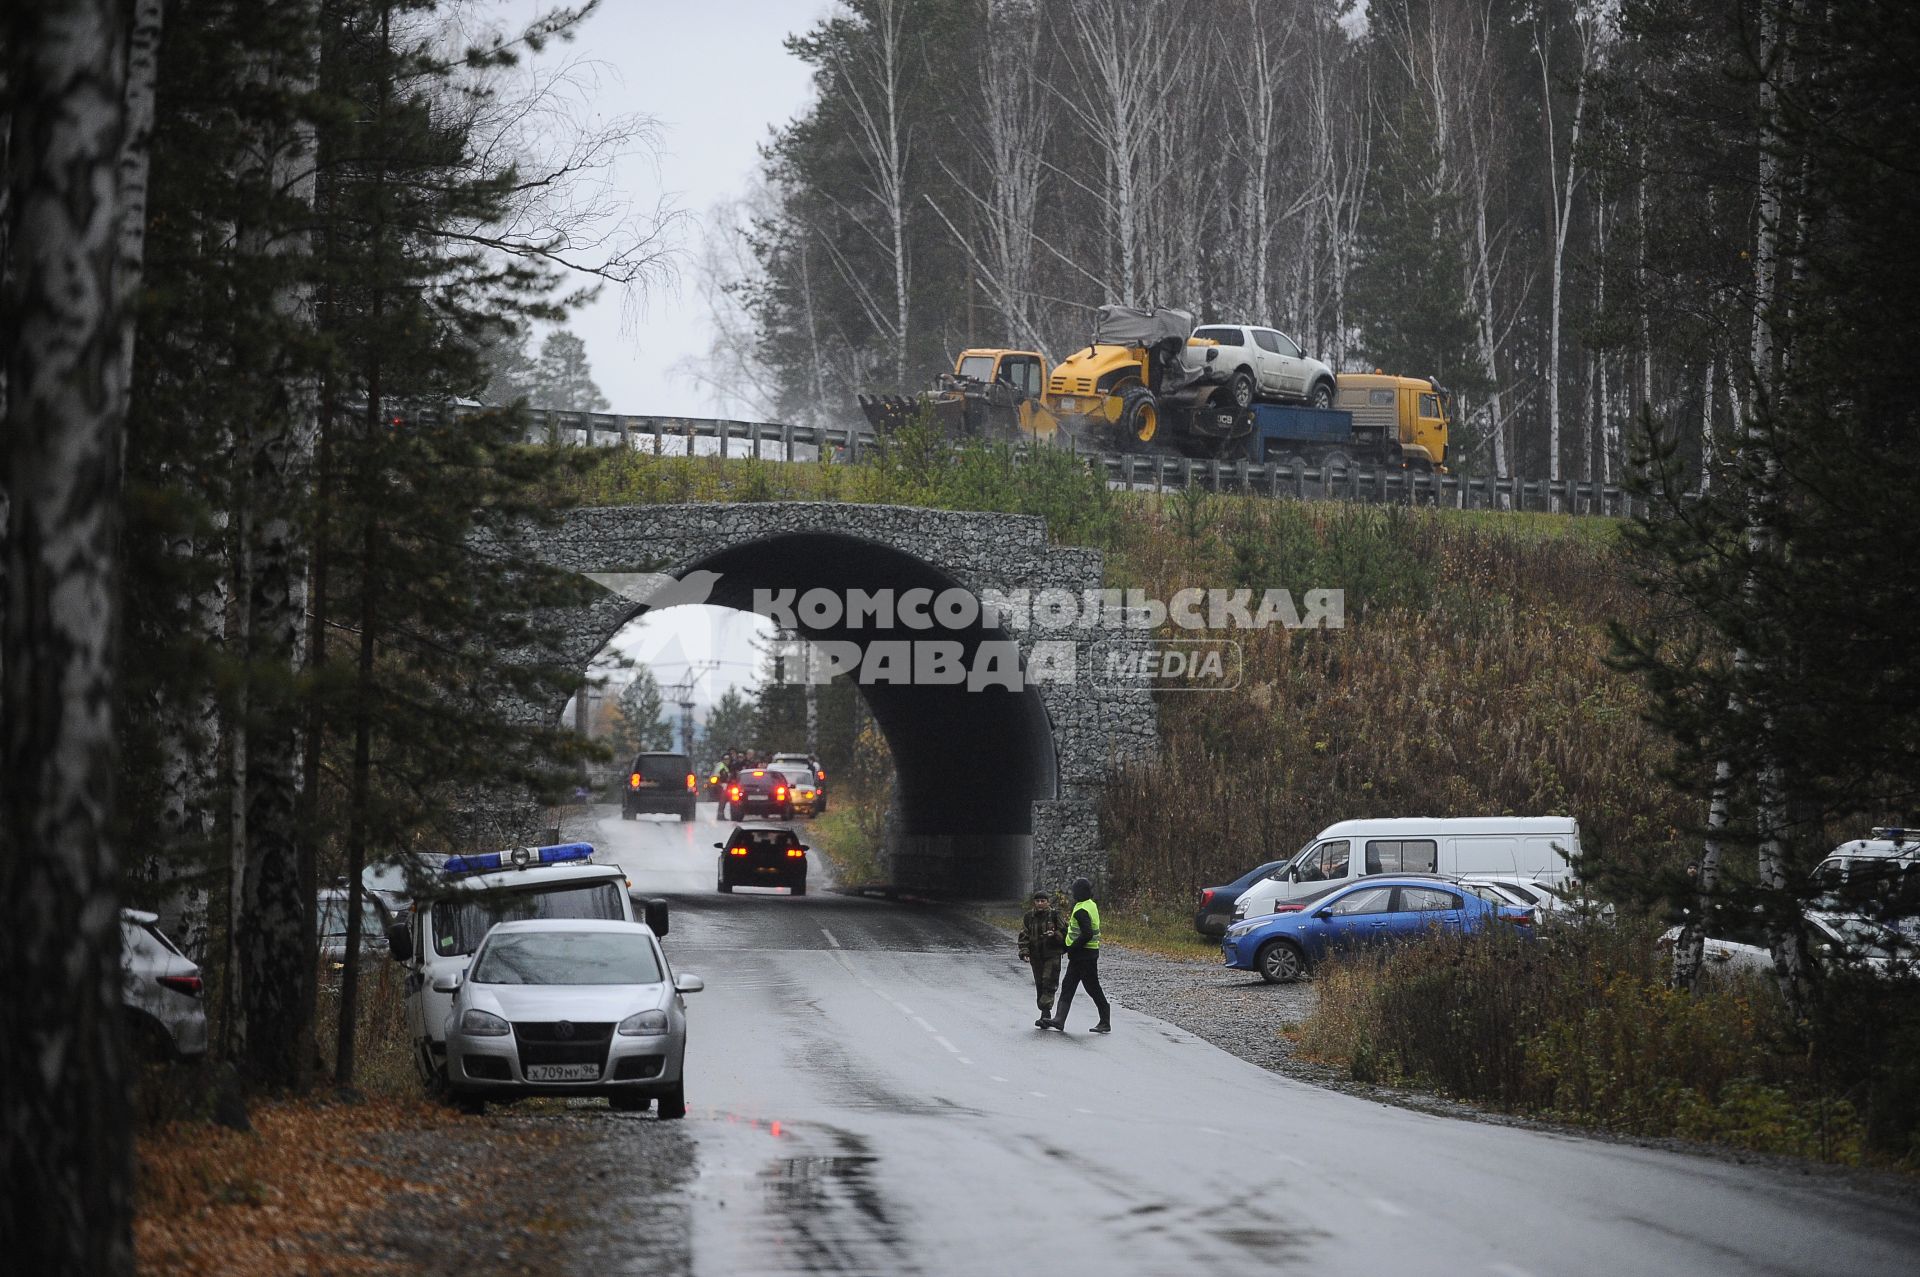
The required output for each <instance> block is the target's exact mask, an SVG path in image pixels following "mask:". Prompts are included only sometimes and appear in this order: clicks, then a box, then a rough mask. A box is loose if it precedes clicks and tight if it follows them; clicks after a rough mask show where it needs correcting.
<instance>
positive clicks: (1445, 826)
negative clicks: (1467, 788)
mask: <svg viewBox="0 0 1920 1277" xmlns="http://www.w3.org/2000/svg"><path fill="white" fill-rule="evenodd" d="M1579 854H1580V822H1579V821H1577V820H1575V819H1574V818H1573V817H1571V816H1468V817H1447V818H1441V817H1433V816H1402V817H1396V818H1394V819H1391V820H1342V821H1338V822H1336V823H1334V824H1331V825H1328V826H1327V827H1326V828H1325V829H1323V830H1321V831H1320V833H1319V835H1318V836H1317V837H1315V838H1314V840H1313V841H1312V842H1310V843H1308V844H1307V845H1306V846H1305V847H1302V848H1301V849H1300V851H1299V852H1298V854H1296V855H1295V856H1294V857H1293V859H1291V860H1289V861H1287V863H1286V864H1284V865H1282V866H1280V868H1278V869H1276V870H1274V871H1273V872H1272V873H1270V874H1268V875H1267V876H1266V877H1265V878H1263V879H1261V880H1260V881H1259V882H1256V883H1254V884H1253V885H1252V886H1251V887H1248V888H1247V889H1246V890H1245V891H1243V892H1241V893H1240V896H1239V898H1238V899H1236V900H1235V901H1234V903H1233V916H1234V918H1235V920H1236V921H1237V920H1239V919H1241V918H1253V917H1258V916H1260V915H1261V914H1263V913H1272V912H1273V907H1274V905H1275V904H1276V903H1278V902H1280V901H1285V900H1291V899H1293V898H1294V897H1296V896H1304V895H1308V894H1310V893H1312V892H1316V891H1319V890H1322V889H1323V888H1325V887H1328V886H1331V885H1333V884H1335V883H1340V882H1352V881H1355V880H1357V879H1360V878H1364V877H1366V876H1367V875H1369V874H1391V873H1440V874H1447V875H1449V876H1457V875H1461V874H1502V875H1506V876H1511V877H1516V878H1521V879H1525V880H1527V881H1530V882H1538V883H1540V884H1541V885H1543V886H1547V887H1552V888H1555V889H1561V888H1564V887H1565V886H1566V885H1567V884H1568V883H1569V882H1570V881H1571V880H1572V877H1573V871H1572V869H1571V868H1570V867H1569V866H1570V864H1571V862H1572V861H1573V859H1574V858H1575V857H1577V856H1578V855H1579Z"/></svg>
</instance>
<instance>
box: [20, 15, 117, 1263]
mask: <svg viewBox="0 0 1920 1277" xmlns="http://www.w3.org/2000/svg"><path fill="white" fill-rule="evenodd" d="M0 32H4V50H5V53H4V62H5V67H6V70H5V80H6V84H7V85H8V87H9V90H10V106H11V113H12V118H11V121H10V123H11V139H10V144H9V150H8V152H7V156H6V158H7V168H6V172H5V182H6V187H7V197H6V203H5V205H4V208H3V209H0V212H4V214H5V217H6V232H5V245H6V254H7V255H6V257H5V259H4V261H3V262H0V301H3V302H4V304H0V363H4V366H5V369H6V417H5V425H6V429H5V442H4V449H5V452H4V456H5V470H4V474H5V482H6V486H7V490H8V495H9V501H8V505H7V533H6V538H5V543H4V555H5V561H6V570H5V576H4V580H5V587H6V595H5V599H4V617H0V774H4V775H5V776H6V777H7V783H6V785H5V786H4V788H3V789H0V888H3V889H4V900H5V906H4V907H5V910H6V915H7V916H6V919H5V923H6V925H5V926H4V927H0V949H3V950H4V953H5V956H6V959H7V966H8V969H9V970H10V971H13V972H14V973H16V975H17V976H18V977H19V979H18V987H17V988H15V989H14V990H13V991H12V992H11V993H10V995H9V996H8V997H7V998H6V999H5V1004H4V1010H0V1066H3V1067H4V1068H5V1070H6V1075H7V1078H8V1082H7V1086H6V1088H5V1095H4V1098H0V1132H3V1134H4V1142H5V1147H6V1155H5V1156H6V1163H7V1183H8V1191H7V1194H6V1199H5V1203H4V1205H0V1246H4V1247H5V1253H6V1255H7V1257H8V1260H9V1263H10V1264H12V1265H14V1266H16V1267H18V1268H19V1269H20V1270H22V1271H26V1272H35V1273H89V1274H119V1273H130V1272H132V1270H133V1248H132V1237H131V1220H132V1206H133V1202H132V1188H133V1185H132V1169H133V1168H132V1149H131V1145H130V1139H129V1123H128V1118H129V1106H128V1103H127V1091H126V1081H127V1079H126V1074H125V1067H126V1066H125V1062H124V1059H123V1043H122V1041H121V1009H120V989H119V984H120V972H119V956H120V928H119V918H118V911H117V908H116V906H117V903H118V900H117V889H116V857H115V849H114V846H113V844H112V841H111V828H112V823H113V795H114V790H115V780H116V767H115V751H114V743H115V741H114V724H113V714H112V707H113V703H114V660H113V652H112V638H113V634H114V630H115V624H116V620H117V618H116V588H115V569H116V563H117V548H116V535H117V520H118V510H117V498H118V490H119V484H120V450H121V433H122V428H123V423H124V420H125V411H126V386H127V379H128V376H129V370H128V366H127V358H128V340H129V338H128V336H127V334H128V331H129V328H130V325H131V312H130V310H129V306H128V302H129V299H130V298H131V296H132V295H133V290H134V288H135V286H136V285H137V278H138V269H139V264H140V256H139V244H138V239H137V237H135V236H132V235H129V233H128V231H127V227H126V223H125V220H124V218H123V217H122V215H121V210H122V209H123V207H124V206H125V205H124V202H123V194H122V192H123V187H124V188H125V196H124V198H138V190H139V188H140V185H141V182H140V176H139V175H140V171H141V169H142V166H143V161H142V159H141V158H140V157H139V156H138V154H136V153H134V151H132V150H130V149H129V148H128V145H127V144H128V142H129V140H130V139H131V140H133V141H134V143H135V146H136V148H137V146H138V144H139V139H140V137H141V134H140V130H139V128H138V124H137V122H138V121H139V120H141V119H142V118H145V117H146V116H147V115H149V114H150V111H151V107H150V105H148V104H147V103H146V102H144V101H141V102H136V103H132V104H130V103H129V102H128V100H127V93H128V90H129V86H130V83H131V84H132V85H133V86H134V87H135V88H136V89H137V90H138V91H139V92H140V93H141V94H143V95H145V94H150V93H151V92H152V80H151V78H150V77H147V76H144V75H143V76H142V77H138V78H135V79H133V80H131V81H130V79H129V75H128V61H129V50H128V41H129V36H130V20H129V10H128V8H127V7H126V6H125V5H123V4H121V3H118V0H73V2H72V3H68V4H66V5H63V6H60V7H58V8H55V7H53V6H25V7H21V6H16V7H14V8H13V9H11V10H9V14H8V17H7V19H6V20H5V25H4V27H0ZM129 119H132V120H133V121H135V122H136V124H135V126H134V127H133V128H129V125H128V121H129Z"/></svg>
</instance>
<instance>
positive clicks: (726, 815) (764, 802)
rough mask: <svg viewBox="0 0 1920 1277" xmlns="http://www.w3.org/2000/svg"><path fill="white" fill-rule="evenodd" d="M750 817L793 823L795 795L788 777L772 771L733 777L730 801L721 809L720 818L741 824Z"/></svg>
mask: <svg viewBox="0 0 1920 1277" xmlns="http://www.w3.org/2000/svg"><path fill="white" fill-rule="evenodd" d="M747 816H771V817H773V818H774V819H775V820H792V819H793V795H792V794H791V793H790V792H788V790H787V778H786V775H785V773H783V772H778V771H775V770H773V769H772V768H770V767H745V768H742V769H741V770H739V771H737V772H735V773H734V774H733V779H732V780H730V781H728V782H727V792H726V801H725V802H723V803H722V804H721V805H720V818H721V819H722V820H740V819H742V818H744V817H747Z"/></svg>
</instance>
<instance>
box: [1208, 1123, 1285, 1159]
mask: <svg viewBox="0 0 1920 1277" xmlns="http://www.w3.org/2000/svg"><path fill="white" fill-rule="evenodd" d="M1200 1133H1201V1134H1202V1135H1219V1136H1223V1137H1224V1136H1225V1135H1226V1132H1225V1131H1216V1130H1214V1129H1213V1128H1212V1127H1211V1126H1203V1127H1201V1128H1200ZM1280 1156H1282V1157H1286V1156H1287V1155H1286V1154H1285V1153H1282V1154H1280ZM1288 1160H1290V1161H1295V1162H1297V1161H1299V1160H1300V1159H1299V1158H1297V1157H1295V1158H1290V1159H1288Z"/></svg>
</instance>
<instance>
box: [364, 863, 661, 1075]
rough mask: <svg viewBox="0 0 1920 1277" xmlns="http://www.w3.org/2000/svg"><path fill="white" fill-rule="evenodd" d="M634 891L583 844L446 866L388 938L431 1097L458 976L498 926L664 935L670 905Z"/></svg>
mask: <svg viewBox="0 0 1920 1277" xmlns="http://www.w3.org/2000/svg"><path fill="white" fill-rule="evenodd" d="M630 888H631V884H630V883H629V882H628V880H627V876H626V873H625V872H624V871H623V870H622V869H621V868H620V866H618V865H609V864H600V863H596V862H595V861H594V858H593V847H592V845H591V844H588V843H583V842H576V843H558V844H555V845H553V846H548V847H515V848H512V849H511V850H508V851H495V852H486V853H483V854H480V855H472V856H450V857H448V859H447V862H446V864H445V865H444V866H442V868H441V871H440V877H439V879H438V880H437V881H436V882H434V883H433V884H431V885H430V886H428V887H426V888H424V889H422V890H421V891H420V892H419V893H418V894H416V896H415V897H414V901H413V906H412V908H411V909H410V910H409V911H408V913H407V915H406V917H405V918H404V919H403V920H402V921H400V922H397V923H395V924H394V925H393V926H392V927H390V928H388V930H387V947H388V951H389V952H390V953H391V954H392V955H393V959H394V961H396V962H398V963H400V964H401V966H402V967H404V968H405V970H406V1000H407V1033H408V1036H409V1037H410V1038H411V1039H412V1042H413V1056H414V1065H415V1068H416V1069H417V1070H418V1071H419V1074H420V1080H421V1082H422V1083H423V1084H424V1085H425V1086H426V1087H427V1088H428V1089H429V1090H430V1091H438V1090H440V1089H442V1088H443V1087H444V1086H445V1084H446V1078H447V1072H446V1067H447V1016H448V1015H449V1014H450V1013H451V1012H452V1010H453V994H452V992H451V988H452V987H453V986H454V985H455V984H457V980H455V979H454V977H458V976H460V975H462V974H464V973H465V971H466V969H467V964H468V963H469V962H470V961H471V960H472V958H473V952H474V950H475V949H478V948H479V947H480V942H481V941H482V940H484V939H486V936H487V933H488V932H489V931H491V930H492V929H493V927H494V924H496V923H500V922H508V921H515V920H520V919H527V918H584V919H600V920H603V921H622V922H639V923H643V924H644V925H645V926H646V927H648V928H649V929H650V930H651V931H652V932H653V933H654V934H655V935H656V936H664V935H666V934H667V902H666V901H664V900H641V901H636V900H635V899H634V898H633V896H632V894H631V891H630ZM636 905H638V906H639V908H640V913H639V914H638V915H636V913H635V908H636Z"/></svg>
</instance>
